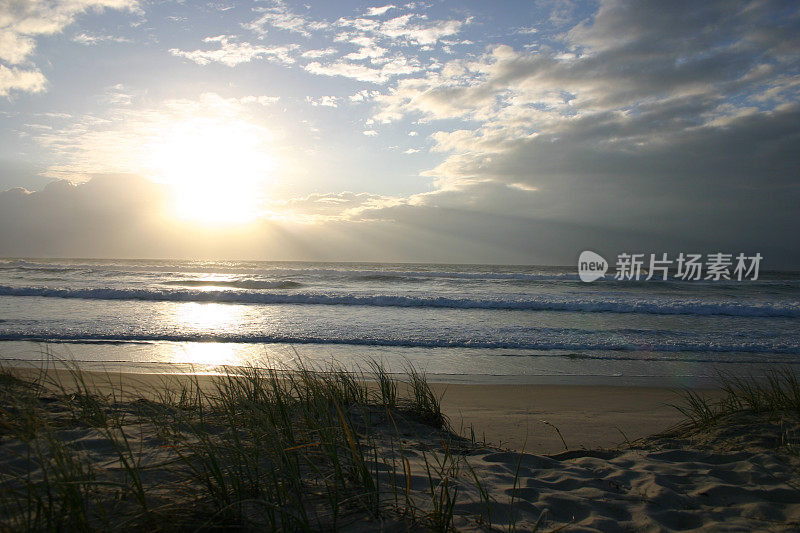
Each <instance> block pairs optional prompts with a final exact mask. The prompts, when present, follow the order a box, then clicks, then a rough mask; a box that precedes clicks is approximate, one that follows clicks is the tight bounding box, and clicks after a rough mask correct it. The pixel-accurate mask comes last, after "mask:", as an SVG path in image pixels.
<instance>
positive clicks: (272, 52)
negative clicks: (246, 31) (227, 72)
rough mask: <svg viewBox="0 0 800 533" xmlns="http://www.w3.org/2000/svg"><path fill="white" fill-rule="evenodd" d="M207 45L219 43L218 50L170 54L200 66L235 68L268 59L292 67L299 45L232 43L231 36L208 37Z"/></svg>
mask: <svg viewBox="0 0 800 533" xmlns="http://www.w3.org/2000/svg"><path fill="white" fill-rule="evenodd" d="M203 42H206V43H219V48H218V49H217V50H193V51H185V50H179V49H177V48H171V49H170V51H169V52H170V53H171V54H172V55H174V56H178V57H185V58H186V59H189V60H191V61H194V62H195V63H197V64H198V65H208V64H209V63H212V62H217V63H222V64H223V65H227V66H229V67H235V66H236V65H239V64H241V63H249V62H250V61H253V60H254V59H258V58H261V57H266V58H267V59H269V60H271V61H275V62H278V63H282V64H285V65H290V64H292V63H294V62H295V60H294V58H293V57H291V55H290V54H291V52H292V51H294V50H295V49H296V48H297V45H287V46H273V47H268V46H254V45H252V44H250V43H247V42H242V43H237V42H232V41H231V36H229V35H218V36H216V37H206V38H205V39H203Z"/></svg>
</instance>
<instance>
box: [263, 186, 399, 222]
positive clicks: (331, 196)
mask: <svg viewBox="0 0 800 533" xmlns="http://www.w3.org/2000/svg"><path fill="white" fill-rule="evenodd" d="M403 203H405V200H403V199H401V198H396V197H391V196H384V195H379V194H370V193H365V192H362V193H355V192H350V191H344V192H340V193H328V194H320V193H315V194H309V195H307V196H302V197H297V198H289V199H284V200H276V201H272V202H271V203H270V209H271V210H272V213H271V215H270V216H271V217H272V218H273V219H277V220H291V221H294V222H300V223H303V224H318V223H321V222H330V221H356V222H357V221H363V220H364V217H363V216H362V215H363V213H364V212H367V211H369V212H371V213H373V214H374V212H375V211H377V210H380V209H385V208H388V207H393V206H396V205H401V204H403Z"/></svg>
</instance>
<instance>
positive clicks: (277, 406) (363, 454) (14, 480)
mask: <svg viewBox="0 0 800 533" xmlns="http://www.w3.org/2000/svg"><path fill="white" fill-rule="evenodd" d="M64 366H65V367H66V369H67V372H66V373H64V372H63V371H62V372H60V373H55V372H47V371H45V370H42V371H40V372H38V373H34V375H32V376H31V375H30V374H28V375H27V377H26V378H24V379H23V378H22V377H19V372H15V371H14V370H13V369H3V370H2V371H0V384H2V389H1V390H2V393H0V394H1V395H2V397H1V398H0V405H1V406H2V407H0V443H2V446H0V454H2V455H3V457H0V461H2V464H3V465H4V466H5V467H4V469H3V471H2V472H0V529H4V530H5V529H7V530H25V531H43V530H47V531H50V530H53V531H55V530H108V529H111V528H126V529H147V530H174V529H191V530H207V529H219V528H223V529H227V528H235V529H269V530H289V531H294V530H304V531H306V530H337V529H340V528H342V527H343V526H346V525H348V524H352V523H354V522H359V521H361V522H365V523H373V522H374V523H375V524H387V523H388V524H404V525H405V527H406V528H407V527H409V526H419V527H426V528H430V529H433V530H437V531H449V530H451V529H452V528H453V513H454V508H455V502H456V500H457V498H458V497H459V485H460V484H462V483H464V481H463V479H461V478H464V477H465V476H459V473H460V465H461V464H462V463H463V462H464V461H466V458H465V455H464V451H465V450H467V449H469V448H470V446H472V443H470V442H469V441H468V440H467V439H463V438H460V437H458V436H456V435H454V434H453V433H452V432H450V431H449V421H448V420H447V418H446V417H445V416H444V414H443V413H442V410H441V405H440V398H439V397H437V396H436V395H435V394H434V393H433V391H432V390H431V388H430V385H429V384H428V381H427V379H426V377H425V374H424V373H421V372H419V371H417V370H416V369H413V368H410V369H409V372H408V374H407V375H406V376H395V375H392V374H390V373H389V372H387V371H386V370H385V369H384V367H383V366H382V365H381V364H379V363H378V362H375V361H373V362H371V363H370V365H369V367H370V371H369V372H348V371H345V370H343V369H341V368H330V369H325V370H320V369H309V368H305V367H299V368H294V369H291V370H289V369H282V370H274V369H260V368H252V367H236V368H230V369H227V370H226V371H225V372H223V373H222V374H220V375H219V376H216V377H214V378H212V379H211V382H210V385H209V384H207V383H206V384H201V383H200V381H199V378H198V377H197V376H185V377H181V378H166V377H165V378H163V379H162V380H161V383H160V385H159V386H151V387H145V388H141V387H137V388H135V390H125V388H124V387H122V385H121V382H117V381H115V379H114V376H113V375H107V376H106V379H104V380H102V381H103V384H102V386H100V385H99V384H98V383H97V380H96V379H95V378H93V379H89V378H88V377H87V374H86V373H85V372H83V371H81V369H80V368H79V367H78V366H77V365H75V364H70V363H66V364H64ZM76 436H80V438H75V437H76ZM425 443H428V444H425ZM410 448H413V451H414V452H415V453H416V455H417V456H421V457H422V461H421V462H420V461H409V459H408V454H407V452H408V451H409V449H410ZM413 469H416V470H413ZM420 479H424V480H426V483H425V487H424V488H423V489H420V487H419V483H418V481H419V480H420ZM476 481H478V480H477V478H476ZM480 494H483V495H484V498H485V500H486V501H484V502H482V505H483V507H484V508H485V509H486V516H485V517H479V518H478V520H479V521H481V520H482V521H483V522H485V523H491V516H490V512H491V506H492V501H491V498H490V496H489V494H488V492H486V491H485V490H484V491H481V492H480Z"/></svg>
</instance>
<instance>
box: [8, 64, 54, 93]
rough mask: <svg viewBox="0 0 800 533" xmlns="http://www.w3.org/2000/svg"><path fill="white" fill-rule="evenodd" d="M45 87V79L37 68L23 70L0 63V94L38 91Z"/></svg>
mask: <svg viewBox="0 0 800 533" xmlns="http://www.w3.org/2000/svg"><path fill="white" fill-rule="evenodd" d="M46 87H47V79H46V78H45V77H44V74H42V73H41V72H39V71H38V70H24V69H17V68H14V67H11V68H8V67H6V66H5V65H0V96H8V95H9V94H10V93H11V92H12V91H22V92H29V93H40V92H43V91H44V90H45V88H46Z"/></svg>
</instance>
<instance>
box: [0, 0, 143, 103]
mask: <svg viewBox="0 0 800 533" xmlns="http://www.w3.org/2000/svg"><path fill="white" fill-rule="evenodd" d="M138 6H139V3H138V1H137V0H61V1H58V0H52V1H51V0H26V1H22V2H20V1H9V2H0V60H2V61H4V62H5V63H7V64H8V65H12V67H11V68H9V67H8V66H6V65H2V64H0V96H6V95H8V94H9V93H10V92H11V91H21V92H33V93H37V92H43V91H44V90H45V88H46V83H45V82H46V79H45V77H44V75H43V74H42V73H41V72H40V71H39V70H38V69H35V68H26V69H24V70H22V69H17V68H14V67H13V65H20V64H22V63H25V62H27V61H28V60H29V58H30V56H31V55H32V54H33V53H34V51H35V49H36V38H37V37H39V36H41V35H52V34H55V33H59V32H61V31H62V30H63V29H64V28H65V27H66V26H69V25H70V24H72V22H73V21H74V20H75V18H76V17H77V16H79V15H80V14H82V13H84V12H86V11H90V10H92V11H102V10H103V9H120V10H128V11H137V10H138Z"/></svg>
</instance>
